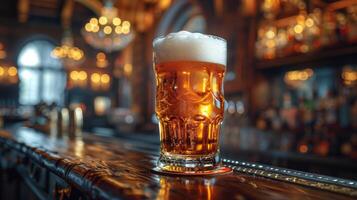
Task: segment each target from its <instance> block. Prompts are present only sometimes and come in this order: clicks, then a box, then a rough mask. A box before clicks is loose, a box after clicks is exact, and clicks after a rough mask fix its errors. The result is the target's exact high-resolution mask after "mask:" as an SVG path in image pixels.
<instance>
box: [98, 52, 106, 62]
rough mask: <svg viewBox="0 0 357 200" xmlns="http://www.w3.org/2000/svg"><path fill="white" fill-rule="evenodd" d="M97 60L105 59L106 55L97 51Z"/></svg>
mask: <svg viewBox="0 0 357 200" xmlns="http://www.w3.org/2000/svg"><path fill="white" fill-rule="evenodd" d="M96 57H97V60H105V59H106V56H105V54H104V53H103V52H99V53H97V56H96Z"/></svg>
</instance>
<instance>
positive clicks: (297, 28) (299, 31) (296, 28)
mask: <svg viewBox="0 0 357 200" xmlns="http://www.w3.org/2000/svg"><path fill="white" fill-rule="evenodd" d="M303 30H304V27H303V26H301V25H300V24H297V25H295V26H294V31H295V33H297V34H300V33H302V31H303Z"/></svg>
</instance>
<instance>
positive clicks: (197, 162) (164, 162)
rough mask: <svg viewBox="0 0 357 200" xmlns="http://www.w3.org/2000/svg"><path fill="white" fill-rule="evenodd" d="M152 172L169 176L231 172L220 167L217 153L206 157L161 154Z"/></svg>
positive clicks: (226, 168)
mask: <svg viewBox="0 0 357 200" xmlns="http://www.w3.org/2000/svg"><path fill="white" fill-rule="evenodd" d="M153 170H154V171H155V172H157V173H161V174H169V175H216V174H227V173H230V172H232V169H230V168H228V167H225V166H222V165H221V163H220V159H219V153H217V154H213V155H206V156H187V155H172V154H161V155H160V158H159V160H158V162H157V167H155V168H154V169H153Z"/></svg>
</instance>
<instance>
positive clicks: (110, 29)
mask: <svg viewBox="0 0 357 200" xmlns="http://www.w3.org/2000/svg"><path fill="white" fill-rule="evenodd" d="M103 32H104V33H105V34H107V35H109V34H111V33H112V27H110V26H105V27H104V29H103Z"/></svg>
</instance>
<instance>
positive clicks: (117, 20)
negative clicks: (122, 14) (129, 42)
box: [113, 17, 121, 26]
mask: <svg viewBox="0 0 357 200" xmlns="http://www.w3.org/2000/svg"><path fill="white" fill-rule="evenodd" d="M120 23H121V19H120V18H119V17H114V19H113V24H114V25H115V26H119V25H120Z"/></svg>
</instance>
